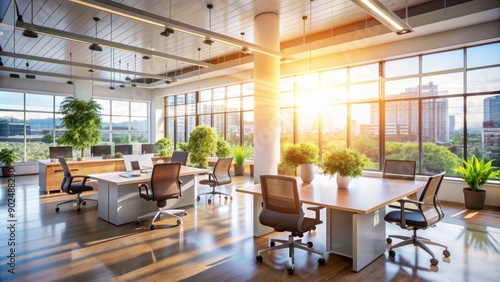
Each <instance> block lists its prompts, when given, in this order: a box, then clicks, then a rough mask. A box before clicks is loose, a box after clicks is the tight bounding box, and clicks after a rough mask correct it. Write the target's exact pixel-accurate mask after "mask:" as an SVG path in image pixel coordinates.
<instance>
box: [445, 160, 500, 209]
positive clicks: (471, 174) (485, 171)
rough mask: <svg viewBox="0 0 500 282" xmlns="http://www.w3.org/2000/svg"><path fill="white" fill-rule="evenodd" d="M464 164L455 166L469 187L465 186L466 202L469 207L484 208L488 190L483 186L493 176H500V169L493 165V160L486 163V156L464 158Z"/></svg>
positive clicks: (455, 169) (454, 169)
mask: <svg viewBox="0 0 500 282" xmlns="http://www.w3.org/2000/svg"><path fill="white" fill-rule="evenodd" d="M462 162H463V166H458V167H455V168H453V171H455V172H456V173H457V174H458V176H460V177H462V178H463V179H464V181H465V182H466V183H467V185H468V187H465V188H463V192H464V202H465V207H466V208H467V209H474V210H482V209H484V201H485V200H486V191H485V190H482V189H481V187H482V186H483V185H484V183H486V181H488V179H491V178H500V170H498V167H495V166H493V165H492V163H493V160H490V161H488V162H486V163H485V161H484V157H482V158H481V160H479V159H478V158H477V157H476V156H475V155H472V157H471V158H470V159H469V160H465V159H462Z"/></svg>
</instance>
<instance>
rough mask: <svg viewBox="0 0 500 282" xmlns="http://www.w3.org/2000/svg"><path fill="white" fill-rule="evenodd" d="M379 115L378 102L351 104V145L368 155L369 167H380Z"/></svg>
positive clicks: (367, 166)
mask: <svg viewBox="0 0 500 282" xmlns="http://www.w3.org/2000/svg"><path fill="white" fill-rule="evenodd" d="M378 115H379V106H378V103H370V104H356V105H352V106H351V147H352V148H354V149H356V150H357V151H359V152H361V153H363V154H365V155H366V156H367V157H368V159H369V160H370V161H369V162H368V164H367V165H366V166H365V168H368V169H379V163H380V158H379V117H378Z"/></svg>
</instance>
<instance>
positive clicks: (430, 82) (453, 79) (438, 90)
mask: <svg viewBox="0 0 500 282" xmlns="http://www.w3.org/2000/svg"><path fill="white" fill-rule="evenodd" d="M420 91H421V93H422V94H421V95H422V96H424V97H425V96H442V95H450V94H462V93H464V75H463V73H449V74H441V75H433V76H424V77H422V86H421V90H420Z"/></svg>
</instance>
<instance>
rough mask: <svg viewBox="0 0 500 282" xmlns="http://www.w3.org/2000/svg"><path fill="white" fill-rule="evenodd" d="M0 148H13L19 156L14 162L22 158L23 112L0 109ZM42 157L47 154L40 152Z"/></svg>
mask: <svg viewBox="0 0 500 282" xmlns="http://www.w3.org/2000/svg"><path fill="white" fill-rule="evenodd" d="M0 138H1V139H0V149H3V148H10V149H13V150H14V151H15V152H16V153H17V155H18V156H19V157H20V158H19V159H17V160H16V162H19V161H22V160H23V159H24V113H23V112H8V111H0ZM41 155H43V156H44V158H41V159H48V148H47V156H46V157H45V155H44V154H43V153H42V154H41Z"/></svg>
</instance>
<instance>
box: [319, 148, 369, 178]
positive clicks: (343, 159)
mask: <svg viewBox="0 0 500 282" xmlns="http://www.w3.org/2000/svg"><path fill="white" fill-rule="evenodd" d="M366 164H368V158H367V157H366V156H365V155H364V154H361V153H359V152H358V151H356V150H354V149H351V148H339V149H334V150H332V151H330V152H327V153H326V154H325V155H324V157H323V165H322V166H323V173H324V174H327V175H330V176H333V175H335V173H338V174H339V175H341V176H350V177H352V178H355V177H357V176H361V175H363V167H365V166H366Z"/></svg>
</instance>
